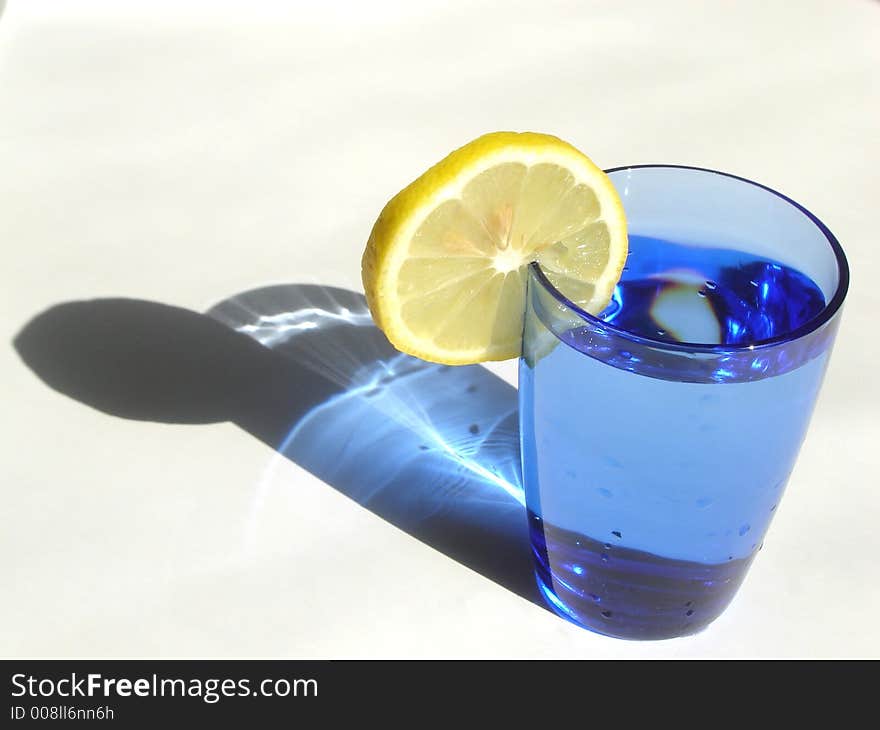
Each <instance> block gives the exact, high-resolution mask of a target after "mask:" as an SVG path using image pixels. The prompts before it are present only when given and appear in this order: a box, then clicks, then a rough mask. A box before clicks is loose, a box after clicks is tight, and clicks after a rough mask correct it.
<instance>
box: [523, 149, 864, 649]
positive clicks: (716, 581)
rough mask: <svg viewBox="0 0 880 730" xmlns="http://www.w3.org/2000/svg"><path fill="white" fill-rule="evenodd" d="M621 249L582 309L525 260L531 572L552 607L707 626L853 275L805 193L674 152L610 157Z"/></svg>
mask: <svg viewBox="0 0 880 730" xmlns="http://www.w3.org/2000/svg"><path fill="white" fill-rule="evenodd" d="M608 173H609V176H610V178H611V180H612V182H613V184H614V185H615V187H616V188H617V190H618V193H619V194H620V197H621V199H622V201H623V205H624V208H625V211H626V216H627V221H628V226H629V236H630V255H629V256H628V259H627V263H626V267H625V268H624V272H623V275H622V278H621V281H620V283H619V284H618V286H617V288H616V290H615V293H614V297H613V299H612V302H611V304H610V305H609V307H608V308H607V309H606V310H605V311H604V312H602V313H601V314H599V315H598V316H593V315H590V314H588V313H586V312H584V311H582V310H581V309H579V308H578V306H577V305H575V304H574V303H572V302H571V301H570V300H569V299H568V298H567V297H566V296H565V293H564V292H562V291H560V290H558V289H556V288H554V286H553V285H552V284H551V283H550V281H549V280H548V278H547V276H545V273H544V272H543V271H542V270H541V268H540V267H539V265H537V264H532V266H531V268H530V271H529V280H528V297H527V307H526V315H525V326H524V337H523V355H522V358H521V360H520V395H519V398H520V431H521V440H522V444H521V445H522V460H523V478H524V486H525V494H526V505H527V508H528V521H529V531H530V539H531V545H532V550H533V555H534V563H535V574H536V578H537V581H538V586H539V588H540V590H541V592H542V594H543V596H544V597H545V599H546V600H547V602H548V604H549V605H550V607H552V608H553V610H555V611H556V612H557V613H559V614H560V615H562V616H563V617H565V618H567V619H570V620H572V621H574V622H576V623H578V624H580V625H581V626H584V627H587V628H589V629H592V630H594V631H597V632H600V633H602V634H606V635H611V636H616V637H623V638H631V639H659V638H668V637H674V636H682V635H686V634H691V633H694V632H696V631H699V630H700V629H702V628H704V627H705V626H706V625H707V624H709V623H710V622H711V621H712V620H714V619H715V618H716V617H717V616H718V615H719V614H720V613H721V612H722V611H723V610H724V608H725V607H726V606H727V604H728V603H729V602H730V600H731V598H732V597H733V595H734V593H735V592H736V590H737V588H738V587H739V585H740V584H741V582H742V580H743V578H744V577H745V574H746V572H747V570H748V568H749V565H750V564H751V562H752V559H753V558H754V556H755V554H756V552H757V551H758V550H759V549H760V548H761V545H762V541H763V539H764V534H765V532H766V531H767V527H768V526H769V524H770V521H771V519H772V517H773V514H774V512H775V510H776V509H777V507H778V505H779V500H780V498H781V497H782V493H783V490H784V489H785V486H786V482H787V481H788V476H789V474H790V472H791V470H792V468H793V466H794V463H795V458H796V456H797V453H798V450H799V448H800V445H801V443H802V441H803V438H804V435H805V433H806V429H807V425H808V422H809V419H810V415H811V412H812V410H813V406H814V403H815V400H816V395H817V393H818V390H819V387H820V384H821V381H822V377H823V374H824V372H825V368H826V365H827V364H828V358H829V355H830V352H831V347H832V344H833V341H834V336H835V333H836V331H837V327H838V324H839V320H840V313H841V305H842V304H843V300H844V298H845V296H846V290H847V285H848V281H849V274H848V267H847V262H846V258H845V256H844V253H843V251H842V249H841V247H840V245H839V243H838V242H837V240H836V239H835V237H834V236H833V235H832V234H831V232H830V231H829V230H828V228H827V227H826V226H825V225H824V224H823V223H822V222H821V221H819V220H818V219H817V218H816V217H815V216H814V215H812V214H811V213H810V212H809V211H807V210H806V209H805V208H804V207H803V206H801V205H799V204H798V203H796V202H794V201H793V200H791V199H789V198H787V197H786V196H784V195H782V194H780V193H777V192H775V191H774V190H771V189H770V188H767V187H765V186H763V185H760V184H758V183H754V182H751V181H749V180H746V179H744V178H740V177H737V176H734V175H729V174H726V173H721V172H716V171H712V170H705V169H700V168H692V167H681V166H672V165H666V166H664V165H645V166H634V167H626V168H616V169H613V170H610V171H608Z"/></svg>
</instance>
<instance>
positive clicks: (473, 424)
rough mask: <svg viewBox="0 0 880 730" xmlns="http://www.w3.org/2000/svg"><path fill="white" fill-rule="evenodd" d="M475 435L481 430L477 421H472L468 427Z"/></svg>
mask: <svg viewBox="0 0 880 730" xmlns="http://www.w3.org/2000/svg"><path fill="white" fill-rule="evenodd" d="M468 431H470V432H471V433H472V434H473V435H474V436H476V435H477V434H478V433H479V432H480V427H479V426H478V425H477V424H476V423H472V424H471V427H470V428H469V429H468Z"/></svg>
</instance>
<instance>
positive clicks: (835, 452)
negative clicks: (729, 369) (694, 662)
mask: <svg viewBox="0 0 880 730" xmlns="http://www.w3.org/2000/svg"><path fill="white" fill-rule="evenodd" d="M878 38H880V3H876V2H868V1H867V0H848V1H843V0H827V1H819V0H803V1H802V2H798V3H791V2H788V1H786V0H749V1H739V2H713V3H709V2H702V1H692V2H689V1H687V0H666V1H665V2H656V1H655V0H643V1H641V2H638V1H630V2H610V1H608V2H598V1H584V0H571V1H570V2H560V1H559V0H550V1H545V2H535V0H531V1H530V2H504V3H501V2H495V3H490V2H467V3H465V2H430V3H426V2H375V1H373V2H364V3H354V2H352V3H345V4H343V3H317V2H315V3H309V4H301V5H300V4H297V3H291V2H287V3H280V2H279V3H268V2H245V1H244V0H241V1H240V2H229V1H226V2H216V1H215V2H204V3H197V2H183V1H182V0H174V1H173V2H171V1H170V0H169V1H164V2H159V1H157V0H152V1H151V2H141V3H137V2H111V1H110V0H106V1H105V2H96V1H88V0H79V1H73V2H71V1H60V0H59V1H58V2H49V1H47V0H18V1H16V0H12V1H11V2H10V3H8V6H7V7H6V11H5V13H4V15H3V17H2V19H0V253H2V258H0V272H2V287H0V302H2V314H3V316H2V320H0V321H2V324H0V328H2V331H0V382H2V383H3V397H2V406H0V454H2V459H0V489H2V502H0V525H2V527H0V585H2V588H0V592H2V600H0V654H2V655H6V656H22V655H28V656H52V655H54V656H286V657H295V658H311V657H315V658H324V657H578V658H590V657H742V656H758V657H782V656H803V657H820V656H822V657H827V656H839V657H854V656H878V655H880V629H878V622H877V615H878V611H880V581H878V577H880V576H878V572H877V567H876V566H877V555H878V553H880V530H878V529H877V517H878V511H880V479H878V465H880V450H878V446H877V445H878V443H880V423H878V417H880V393H878V387H877V384H876V377H875V374H876V368H877V363H878V361H880V344H878V343H880V338H878V336H877V321H878V320H877V316H878V313H880V297H878V293H877V292H878V288H877V285H876V282H878V281H880V255H878V248H880V247H878V225H877V210H878V205H877V201H878V199H880V185H878V178H880V175H878V169H880V140H878V128H880V127H878V118H880V92H878V78H880V73H878V71H880V43H877V39H878ZM495 129H518V130H521V129H532V130H537V131H546V132H551V133H554V134H557V135H559V136H561V137H563V138H565V139H568V140H569V141H571V142H572V143H574V144H575V145H576V146H578V147H580V148H582V149H583V150H584V151H586V152H587V153H588V154H589V155H590V156H591V157H592V158H593V159H594V160H595V161H596V162H597V163H598V164H600V165H601V166H604V167H611V166H615V165H622V164H627V163H646V162H673V163H680V164H693V165H700V166H706V167H713V168H717V169H721V170H726V171H729V172H733V173H737V174H740V175H744V176H746V177H750V178H752V179H755V180H758V181H760V182H764V183H766V184H768V185H770V186H772V187H774V188H776V189H778V190H782V191H784V192H786V193H787V194H789V195H790V196H792V197H794V198H795V199H796V200H799V201H801V202H803V203H804V204H805V205H807V207H809V208H810V209H811V210H813V211H814V212H815V213H816V214H817V215H818V216H819V217H821V218H822V219H823V220H824V221H825V222H826V223H827V224H828V225H829V227H830V228H831V229H832V230H833V231H834V232H835V233H836V234H837V236H838V238H839V239H840V241H841V242H842V243H843V245H844V248H845V249H846V251H847V254H848V256H849V260H850V264H851V267H852V272H853V282H852V287H851V290H850V295H849V299H848V303H847V306H846V310H845V316H844V319H843V325H842V329H841V331H840V335H839V338H838V343H837V347H836V350H835V354H834V357H833V359H832V363H831V367H830V370H829V372H828V376H827V379H826V383H825V386H824V390H823V393H822V396H821V399H820V402H819V405H818V408H817V410H816V414H815V417H814V420H813V423H812V427H811V430H810V433H809V436H808V438H807V441H806V443H805V445H804V449H803V451H802V454H801V457H800V459H799V462H798V466H797V468H796V469H795V472H794V475H793V477H792V480H791V482H790V485H789V489H788V492H787V493H786V497H785V499H784V501H783V503H782V506H781V507H780V510H779V514H778V517H777V519H776V520H775V522H774V523H773V526H772V528H771V531H770V534H769V537H768V539H767V542H766V545H765V548H764V550H763V551H762V553H761V555H760V556H759V558H758V559H757V561H756V563H755V564H754V566H753V567H752V569H751V572H750V575H749V577H748V579H747V581H746V583H745V585H744V587H743V588H742V590H741V592H740V593H739V595H738V597H737V598H736V600H735V601H734V603H733V605H732V606H731V607H730V609H729V610H728V611H727V612H726V613H725V614H724V615H723V616H722V618H720V619H719V620H718V621H717V622H716V623H715V624H713V625H712V626H710V627H709V629H707V630H706V631H705V632H703V633H702V634H700V635H698V636H695V637H692V638H687V639H679V640H673V641H666V642H659V643H631V642H623V641H617V640H613V639H608V638H603V637H601V636H597V635H594V634H591V633H589V632H587V631H583V630H579V629H577V628H576V627H574V626H572V625H569V624H568V623H566V622H564V621H561V620H560V619H558V618H556V617H555V616H553V615H552V614H550V613H549V612H547V611H545V610H543V609H541V608H538V607H537V606H535V605H533V604H531V603H529V602H528V601H526V600H523V599H521V598H519V597H517V596H515V595H514V594H512V593H510V592H508V591H506V590H505V589H503V588H501V587H499V586H498V585H496V584H495V583H492V582H491V581H489V580H487V579H486V578H484V577H482V576H481V575H479V574H477V573H474V572H472V571H470V570H468V569H467V568H464V567H462V566H461V565H459V564H458V563H456V562H454V561H453V560H451V559H450V558H448V557H446V556H444V555H442V554H440V553H438V552H436V551H434V550H432V549H431V548H429V547H427V546H425V545H423V544H422V543H420V542H418V541H416V540H414V539H413V538H411V537H410V536H408V535H406V534H404V533H402V532H400V531H398V530H396V529H395V528H393V527H391V526H390V525H389V524H387V523H385V522H383V521H382V520H381V519H379V518H378V517H376V516H375V515H373V514H371V513H370V512H368V511H366V510H364V509H362V508H361V507H359V506H357V505H356V504H355V503H353V502H351V501H349V500H348V499H346V498H345V497H343V496H341V495H340V494H338V493H337V492H335V491H334V490H332V489H330V488H329V487H328V486H327V485H325V484H323V483H322V482H320V481H319V480H317V479H316V478H314V477H312V476H310V475H309V474H308V473H307V472H305V471H304V470H302V469H301V468H300V467H298V466H296V465H295V464H293V463H291V462H289V461H286V460H283V459H277V458H276V459H274V460H273V452H272V450H271V449H269V448H268V447H267V446H265V445H264V444H262V443H261V442H259V441H257V440H256V439H254V438H251V437H249V436H248V435H246V434H245V433H243V432H242V431H241V429H239V428H237V427H235V426H232V425H229V424H220V425H207V426H189V425H182V426H171V425H167V424H159V423H147V422H138V421H131V420H123V419H119V418H114V417H110V416H107V415H104V414H102V413H99V412H97V411H95V410H92V409H90V408H88V407H86V406H84V405H82V404H81V403H78V402H75V401H74V400H71V399H68V398H66V397H64V396H61V395H59V394H58V393H56V392H54V391H52V390H50V389H49V388H47V387H46V386H45V385H44V384H43V383H42V382H41V381H39V380H38V379H37V378H36V377H35V376H34V375H33V374H32V373H31V371H30V370H28V369H27V368H26V367H24V366H23V364H22V363H21V361H20V360H19V358H18V356H17V355H16V353H15V351H14V350H13V349H12V347H11V345H10V343H11V340H12V338H13V337H14V336H15V334H16V333H17V332H18V331H19V330H20V329H21V328H22V327H23V326H24V325H25V324H26V323H27V321H28V320H29V319H30V318H31V317H33V316H34V315H36V314H37V313H39V312H40V311H42V310H44V309H45V308H47V307H49V306H50V305H53V304H56V303H59V302H64V301H69V300H75V299H84V298H92V297H103V296H125V297H133V298H141V299H147V300H153V301H158V302H164V303H168V304H174V305H178V306H183V307H188V308H191V309H194V310H197V311H204V310H205V309H206V308H207V307H208V306H210V305H211V304H212V303H214V302H217V301H220V300H222V299H225V298H227V297H229V296H232V295H233V294H236V293H238V292H242V291H245V290H247V289H251V288H254V287H257V286H262V285H266V284H269V283H285V282H312V283H323V284H330V285H337V286H342V287H346V288H349V289H357V290H360V289H361V285H360V268H359V267H360V255H361V251H362V248H363V244H364V242H365V239H366V237H367V235H368V233H369V230H370V227H371V225H372V222H373V220H374V218H375V216H376V214H377V213H378V211H379V210H380V208H381V207H382V205H383V204H384V202H385V201H386V199H387V198H388V197H390V195H392V194H393V193H394V192H396V191H397V190H398V189H399V188H400V187H401V186H402V185H404V184H405V183H406V182H408V181H409V180H410V179H412V178H413V177H414V176H416V175H417V174H418V173H420V172H421V171H422V170H423V169H424V168H425V167H427V166H428V165H429V164H431V163H433V162H435V161H436V160H438V159H439V158H440V157H442V156H443V155H444V154H446V153H447V152H448V151H449V150H451V149H452V148H454V147H456V146H458V145H460V144H462V143H464V142H466V141H467V140H469V139H471V138H473V137H475V136H477V135H478V134H480V133H482V132H485V131H490V130H495ZM492 369H493V370H494V371H495V372H496V373H498V374H501V375H502V376H503V377H504V378H506V379H508V380H510V381H511V382H515V367H514V366H513V365H512V364H511V363H504V364H501V365H498V366H493V368H492ZM269 466H271V474H272V476H271V485H270V486H271V488H270V489H269V491H268V492H267V495H268V496H267V497H266V500H265V501H264V502H263V503H262V505H261V506H259V507H258V508H256V507H255V506H254V504H255V502H254V500H255V493H256V489H257V485H258V482H259V481H260V479H261V475H263V474H264V473H266V470H267V467H269ZM254 514H256V518H254V519H256V522H255V523H253V522H249V520H252V518H253V515H254ZM248 524H251V525H252V526H253V524H256V528H255V529H251V530H250V532H248V528H247V525H248Z"/></svg>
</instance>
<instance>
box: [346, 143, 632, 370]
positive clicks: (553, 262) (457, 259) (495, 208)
mask: <svg viewBox="0 0 880 730" xmlns="http://www.w3.org/2000/svg"><path fill="white" fill-rule="evenodd" d="M626 253H627V237H626V220H625V218H624V214H623V206H622V205H621V203H620V199H619V197H618V196H617V192H616V191H615V189H614V186H613V185H612V184H611V181H610V180H609V179H608V177H607V176H606V175H605V173H604V172H602V170H600V169H599V168H598V167H596V165H594V164H593V163H592V162H591V161H590V159H589V158H588V157H586V155H584V154H583V153H581V152H579V151H578V150H577V149H575V148H574V147H572V146H571V145H570V144H568V143H567V142H563V141H562V140H561V139H558V138H556V137H552V136H550V135H546V134H536V133H533V132H523V133H519V134H518V133H515V132H495V133H493V134H487V135H484V136H482V137H479V138H478V139H476V140H474V141H473V142H470V143H469V144H466V145H465V146H464V147H461V148H460V149H457V150H455V151H454V152H453V153H452V154H450V155H449V156H448V157H446V158H445V159H443V160H442V161H441V162H439V163H438V164H436V165H434V167H432V168H431V169H430V170H428V171H427V172H425V173H424V174H423V175H422V176H421V177H419V178H418V179H417V180H415V181H414V182H413V183H411V184H410V185H409V186H407V187H406V188H404V189H403V190H402V191H401V192H399V193H398V194H397V195H395V196H394V198H392V199H391V200H390V201H389V202H388V204H387V205H386V206H385V208H384V209H383V210H382V212H381V214H380V215H379V218H378V220H377V221H376V223H375V225H374V226H373V231H372V233H371V234H370V239H369V241H368V242H367V247H366V251H365V252H364V257H363V272H362V273H363V282H364V289H365V291H366V295H367V302H368V304H369V306H370V311H371V312H372V314H373V319H374V320H375V322H376V324H377V325H378V326H379V327H380V328H381V329H382V330H383V331H384V332H385V335H386V336H387V337H388V339H389V340H390V341H391V343H392V344H393V345H394V346H395V347H396V348H397V349H398V350H401V351H403V352H406V353H409V354H411V355H415V356H417V357H420V358H422V359H424V360H430V361H432V362H439V363H445V364H448V365H463V364H469V363H476V362H484V361H487V360H506V359H508V358H511V357H517V356H518V355H519V354H520V348H521V345H522V324H523V312H524V309H525V296H526V273H527V267H528V264H529V263H530V262H532V261H538V262H539V264H540V265H541V268H542V269H543V271H544V272H545V274H546V275H547V277H548V279H550V281H551V283H552V284H553V285H554V286H556V287H557V288H558V289H559V290H560V291H561V292H563V293H564V294H565V295H566V296H567V297H568V298H569V299H570V300H571V301H573V302H574V303H575V304H577V305H578V306H580V307H581V308H582V309H585V310H586V311H588V312H590V313H593V314H595V313H597V312H600V311H601V310H602V309H604V307H605V306H606V305H607V303H608V301H609V299H610V297H611V293H612V291H613V289H614V285H615V284H616V283H617V281H618V279H619V278H620V273H621V271H622V269H623V264H624V261H625V259H626Z"/></svg>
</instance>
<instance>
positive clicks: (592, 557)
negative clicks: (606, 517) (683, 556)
mask: <svg viewBox="0 0 880 730" xmlns="http://www.w3.org/2000/svg"><path fill="white" fill-rule="evenodd" d="M529 527H530V537H531V541H532V550H533V553H534V557H535V578H536V579H537V582H538V588H539V590H540V591H541V595H542V596H543V597H544V599H545V601H546V602H547V604H548V605H549V607H550V608H551V609H552V610H553V611H554V612H555V613H557V614H558V615H559V616H561V617H562V618H565V619H567V620H569V621H571V622H573V623H575V624H577V625H579V626H582V627H584V628H587V629H590V630H591V631H595V632H597V633H600V634H604V635H606V636H613V637H616V638H621V639H634V640H656V639H671V638H674V637H677V636H688V635H690V634H695V633H697V632H699V631H702V630H703V629H704V628H705V627H706V626H708V625H709V624H710V623H711V622H712V621H714V620H715V619H716V618H718V616H720V615H721V613H722V611H724V609H725V608H726V607H727V605H728V604H729V603H730V601H731V599H732V598H733V596H734V594H735V593H736V591H737V589H738V588H739V586H740V584H741V583H742V580H743V578H744V577H745V574H746V571H747V570H748V567H749V565H750V563H751V562H752V558H753V556H749V557H748V558H744V559H739V560H730V561H728V562H725V563H721V564H705V563H696V562H690V561H685V560H674V559H671V558H664V557H659V556H657V555H652V554H651V553H647V552H643V551H641V550H633V549H631V548H625V547H622V546H620V545H612V544H610V543H601V542H598V541H596V540H593V539H591V538H588V537H586V536H584V535H580V534H578V533H574V532H571V531H568V530H563V529H560V528H557V527H553V526H550V525H548V524H547V523H545V522H543V521H542V520H541V519H540V518H539V517H537V516H535V515H533V514H530V515H529Z"/></svg>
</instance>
